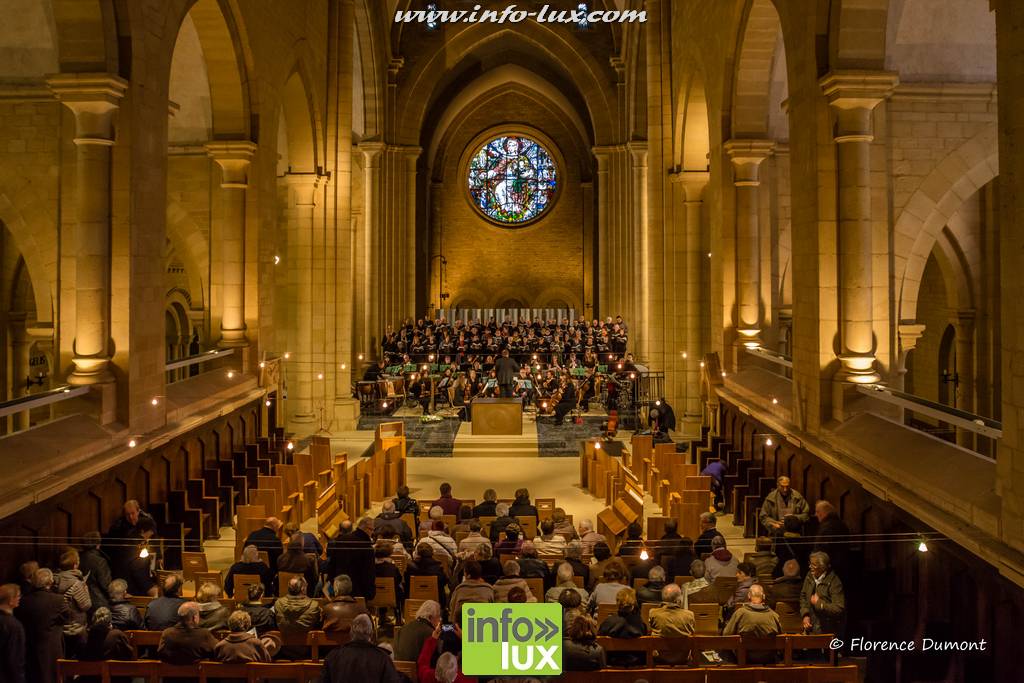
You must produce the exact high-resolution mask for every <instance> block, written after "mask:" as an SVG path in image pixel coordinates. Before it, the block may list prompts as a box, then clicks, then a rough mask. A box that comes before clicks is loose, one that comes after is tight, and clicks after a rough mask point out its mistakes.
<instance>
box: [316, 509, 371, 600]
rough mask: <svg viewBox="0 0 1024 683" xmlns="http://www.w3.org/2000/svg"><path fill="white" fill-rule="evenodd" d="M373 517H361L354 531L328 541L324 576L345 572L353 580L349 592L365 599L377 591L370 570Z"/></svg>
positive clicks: (331, 577) (331, 576) (330, 576)
mask: <svg viewBox="0 0 1024 683" xmlns="http://www.w3.org/2000/svg"><path fill="white" fill-rule="evenodd" d="M372 533H373V520H372V519H371V518H369V517H363V518H362V519H360V520H359V523H358V524H357V525H356V528H355V530H353V531H352V532H351V533H347V534H339V535H338V536H337V537H336V538H335V539H334V540H333V541H331V542H330V543H328V544H327V567H328V572H327V574H328V576H327V579H328V580H330V579H333V577H335V576H337V575H339V574H346V575H347V576H348V577H349V578H351V579H352V595H353V596H355V597H363V598H366V600H367V602H369V601H370V600H372V599H373V596H374V595H376V593H377V587H376V585H375V583H374V571H373V542H372V541H371V540H370V535H371V534H372Z"/></svg>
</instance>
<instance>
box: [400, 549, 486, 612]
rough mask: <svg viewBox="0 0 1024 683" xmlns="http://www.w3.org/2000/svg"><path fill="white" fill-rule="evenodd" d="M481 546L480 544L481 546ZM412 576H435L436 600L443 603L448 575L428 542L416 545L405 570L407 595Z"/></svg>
mask: <svg viewBox="0 0 1024 683" xmlns="http://www.w3.org/2000/svg"><path fill="white" fill-rule="evenodd" d="M481 547H482V546H481ZM414 576H436V577H437V585H438V589H437V591H438V595H437V598H436V600H437V601H438V602H439V603H440V604H445V596H444V588H445V586H446V585H447V583H448V577H447V576H446V575H445V573H444V566H443V565H442V564H441V563H440V562H438V561H437V560H435V559H434V548H433V546H431V545H430V544H429V543H420V544H419V545H418V546H416V552H415V554H414V555H413V561H412V562H410V563H409V566H408V567H406V570H405V594H406V595H409V586H410V584H411V581H410V579H411V578H412V577H414Z"/></svg>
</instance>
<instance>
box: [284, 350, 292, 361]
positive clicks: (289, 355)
mask: <svg viewBox="0 0 1024 683" xmlns="http://www.w3.org/2000/svg"><path fill="white" fill-rule="evenodd" d="M291 357H292V354H291V353H290V352H288V351H285V352H284V359H285V360H288V359H289V358H291Z"/></svg>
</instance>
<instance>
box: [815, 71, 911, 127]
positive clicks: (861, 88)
mask: <svg viewBox="0 0 1024 683" xmlns="http://www.w3.org/2000/svg"><path fill="white" fill-rule="evenodd" d="M899 82H900V78H899V74H897V73H896V72H894V71H876V70H842V71H830V72H829V73H827V74H825V75H824V76H822V77H821V79H820V80H819V81H818V85H820V86H821V90H822V92H823V93H824V94H825V98H826V99H827V100H828V103H829V105H830V106H831V107H832V108H833V109H835V110H836V116H837V119H838V122H839V125H838V126H837V129H836V134H835V141H836V142H839V143H843V142H871V141H872V140H873V139H874V136H873V134H872V132H871V113H872V112H873V111H874V109H875V107H877V106H878V105H879V104H880V103H881V102H882V101H883V100H885V99H886V98H888V97H889V96H890V95H892V93H893V90H894V89H895V88H896V86H897V85H899Z"/></svg>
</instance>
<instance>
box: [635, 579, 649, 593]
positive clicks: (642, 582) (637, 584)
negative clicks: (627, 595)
mask: <svg viewBox="0 0 1024 683" xmlns="http://www.w3.org/2000/svg"><path fill="white" fill-rule="evenodd" d="M646 585H647V579H633V590H635V591H638V590H640V589H641V588H642V587H643V586H646Z"/></svg>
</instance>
